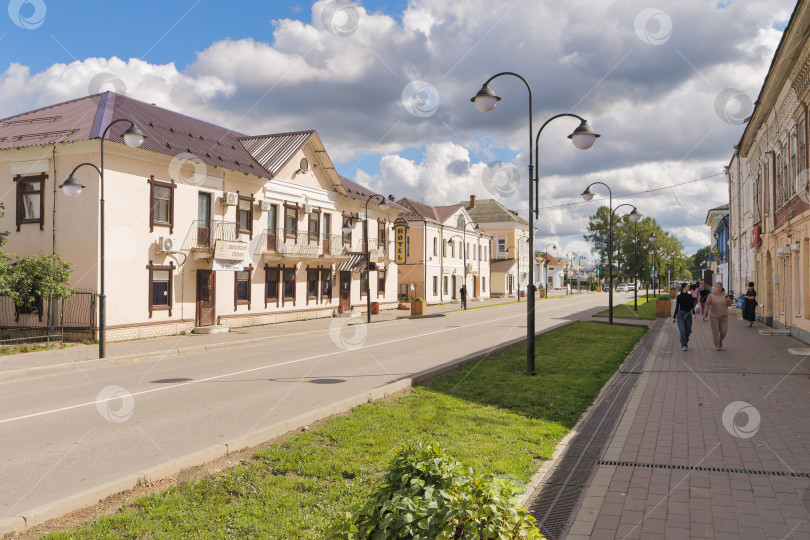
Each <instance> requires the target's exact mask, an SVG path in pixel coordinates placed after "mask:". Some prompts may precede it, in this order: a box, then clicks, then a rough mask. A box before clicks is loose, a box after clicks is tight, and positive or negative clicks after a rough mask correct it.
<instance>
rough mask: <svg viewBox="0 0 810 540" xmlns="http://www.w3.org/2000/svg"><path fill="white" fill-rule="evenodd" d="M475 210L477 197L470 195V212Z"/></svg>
mask: <svg viewBox="0 0 810 540" xmlns="http://www.w3.org/2000/svg"><path fill="white" fill-rule="evenodd" d="M473 208H475V195H470V210H472V209H473Z"/></svg>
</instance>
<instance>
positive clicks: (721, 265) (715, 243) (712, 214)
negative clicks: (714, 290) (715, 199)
mask: <svg viewBox="0 0 810 540" xmlns="http://www.w3.org/2000/svg"><path fill="white" fill-rule="evenodd" d="M728 224H729V214H728V204H723V205H720V206H718V207H717V208H712V209H711V210H709V212H708V214H707V215H706V226H707V227H709V229H710V230H711V237H712V241H711V242H712V243H711V246H710V247H711V251H710V254H709V260H708V261H707V264H708V267H709V270H710V271H711V276H704V281H708V280H709V279H710V280H711V283H712V284H714V283H720V284H722V285H723V288H724V289H725V290H726V291H733V289H729V286H730V285H731V284H730V283H729V226H728ZM732 281H733V280H732ZM737 285H739V284H737ZM741 290H745V288H743V289H737V291H741Z"/></svg>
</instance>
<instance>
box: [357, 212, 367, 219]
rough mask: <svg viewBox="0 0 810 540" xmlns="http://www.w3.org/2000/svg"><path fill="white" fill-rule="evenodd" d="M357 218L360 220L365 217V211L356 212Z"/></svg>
mask: <svg viewBox="0 0 810 540" xmlns="http://www.w3.org/2000/svg"><path fill="white" fill-rule="evenodd" d="M357 219H359V220H360V221H362V220H364V219H366V213H365V212H358V213H357Z"/></svg>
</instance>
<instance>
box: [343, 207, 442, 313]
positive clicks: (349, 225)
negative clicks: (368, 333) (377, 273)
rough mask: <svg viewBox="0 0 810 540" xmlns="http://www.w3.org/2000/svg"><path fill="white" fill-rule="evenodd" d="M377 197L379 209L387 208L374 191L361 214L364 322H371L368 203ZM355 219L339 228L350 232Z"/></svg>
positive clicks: (348, 219) (378, 247)
mask: <svg viewBox="0 0 810 540" xmlns="http://www.w3.org/2000/svg"><path fill="white" fill-rule="evenodd" d="M376 198H379V199H380V202H379V206H380V210H382V211H383V212H385V211H386V210H388V200H387V199H386V198H385V196H384V195H380V194H379V193H374V194H372V195H369V196H368V198H367V199H366V213H365V214H363V240H364V242H363V248H364V249H363V251H365V254H366V322H368V323H370V322H371V261H370V260H369V256H368V244H369V238H368V203H370V202H371V201H372V200H374V199H376ZM354 219H356V218H354V217H352V216H349V217H347V218H346V221H345V222H344V223H343V228H342V229H341V230H342V231H343V232H344V233H346V234H348V233H350V232H352V221H353V220H354ZM381 240H382V238H378V239H377V243H378V244H379V242H380V241H381ZM377 249H380V246H379V245H378V246H377ZM425 289H426V290H427V283H426V284H425Z"/></svg>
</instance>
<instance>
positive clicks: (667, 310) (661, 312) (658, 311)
mask: <svg viewBox="0 0 810 540" xmlns="http://www.w3.org/2000/svg"><path fill="white" fill-rule="evenodd" d="M655 315H656V317H671V316H672V302H670V301H669V300H656V301H655Z"/></svg>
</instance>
